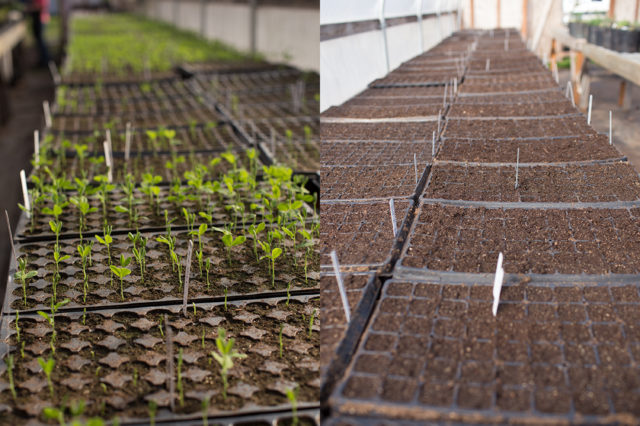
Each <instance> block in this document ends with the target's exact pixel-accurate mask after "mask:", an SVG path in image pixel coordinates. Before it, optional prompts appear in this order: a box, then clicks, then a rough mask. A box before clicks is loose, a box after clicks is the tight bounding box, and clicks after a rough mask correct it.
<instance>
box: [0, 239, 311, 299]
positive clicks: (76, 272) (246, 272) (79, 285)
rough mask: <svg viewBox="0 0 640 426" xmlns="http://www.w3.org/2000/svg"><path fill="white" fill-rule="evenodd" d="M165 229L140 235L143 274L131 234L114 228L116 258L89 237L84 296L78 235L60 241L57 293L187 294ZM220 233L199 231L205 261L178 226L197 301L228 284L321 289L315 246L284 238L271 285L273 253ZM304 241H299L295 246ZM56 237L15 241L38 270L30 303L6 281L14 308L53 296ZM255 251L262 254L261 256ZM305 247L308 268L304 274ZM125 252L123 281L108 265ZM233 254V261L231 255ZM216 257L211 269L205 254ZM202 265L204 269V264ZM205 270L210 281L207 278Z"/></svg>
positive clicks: (244, 291)
mask: <svg viewBox="0 0 640 426" xmlns="http://www.w3.org/2000/svg"><path fill="white" fill-rule="evenodd" d="M161 235H164V233H155V234H153V233H149V234H142V236H143V237H145V238H148V243H147V255H146V257H145V262H146V267H145V271H144V274H141V268H140V265H139V263H137V262H136V259H135V257H134V255H133V252H132V250H133V245H132V243H131V242H130V241H129V239H128V238H127V236H126V235H114V236H113V243H112V244H111V247H110V253H111V263H110V261H109V256H108V253H109V252H108V251H107V248H106V247H105V246H104V245H101V244H98V242H97V241H95V239H94V238H91V239H87V240H85V241H84V243H85V244H88V243H90V242H92V241H95V243H94V244H93V246H92V250H91V257H92V264H91V265H89V264H88V265H87V266H86V272H87V283H88V285H87V289H86V293H87V295H86V298H85V296H84V280H83V277H84V275H83V271H82V260H81V258H80V257H79V255H78V252H77V250H76V248H77V246H78V244H81V241H80V240H63V241H60V252H61V253H62V254H67V255H69V256H70V258H69V259H67V260H64V261H62V262H61V263H60V265H59V270H60V276H61V279H60V282H59V284H58V285H57V298H58V300H61V299H64V298H68V299H70V301H71V302H70V304H69V305H67V306H76V307H77V306H82V305H100V306H106V305H109V304H111V303H124V302H127V303H131V302H148V301H155V300H162V301H163V303H167V302H169V301H175V300H182V299H183V294H184V293H183V285H182V283H181V282H180V281H179V278H178V271H177V269H174V268H173V267H172V262H171V257H170V253H169V249H168V247H167V246H166V244H163V243H160V242H158V241H156V238H157V237H159V236H161ZM221 235H222V234H221V233H214V231H212V230H210V231H209V232H207V233H206V234H205V235H204V236H203V237H202V240H201V241H202V253H203V255H202V265H200V262H199V261H198V259H197V256H196V253H195V252H197V251H198V250H199V245H198V244H199V243H198V239H197V237H194V236H189V235H188V234H187V233H174V235H173V236H174V237H176V243H175V244H176V254H177V255H178V256H179V260H180V263H181V273H182V274H181V278H182V280H183V281H184V275H185V269H186V257H187V247H188V241H189V240H190V239H191V240H193V241H194V254H193V256H192V259H191V274H190V281H189V283H190V284H189V293H188V298H189V300H194V299H195V300H197V299H198V298H203V297H214V296H218V297H220V296H224V294H225V289H226V290H227V294H228V295H229V296H235V295H245V296H246V295H249V294H257V293H261V294H268V293H271V292H277V291H280V292H282V291H286V290H287V288H290V289H291V290H299V289H301V288H305V289H308V288H317V286H318V272H317V271H318V269H319V264H318V255H317V253H316V252H314V251H313V250H311V251H309V252H307V251H306V250H305V249H304V248H301V247H299V246H298V247H296V248H294V247H293V243H287V244H286V245H285V248H286V250H285V251H284V253H283V254H282V255H281V256H280V257H279V258H278V259H277V260H276V262H275V266H276V272H275V280H274V284H271V269H270V265H269V260H268V259H263V260H258V259H257V258H259V256H261V255H262V254H264V253H263V251H262V249H261V248H260V246H259V245H257V243H256V245H257V248H256V250H255V251H254V239H253V237H252V236H251V235H250V234H249V233H247V241H246V242H245V243H244V244H242V245H240V246H238V247H235V248H233V249H231V251H230V252H227V250H226V248H225V246H224V244H223V243H222V241H221V239H220V237H221ZM258 238H259V239H260V240H264V241H266V240H267V236H266V234H265V233H261V234H258ZM301 243H302V241H298V245H299V244H301ZM54 245H55V242H50V243H48V244H47V243H38V244H26V245H23V246H20V247H18V248H17V252H18V253H17V254H18V256H21V255H23V254H24V255H26V256H27V259H28V262H29V265H30V268H29V269H30V270H36V271H37V272H38V276H37V278H35V279H32V280H30V282H29V283H27V303H26V304H25V303H24V301H23V289H22V287H21V283H20V282H19V281H18V282H16V281H15V280H14V281H13V282H12V283H11V284H13V288H11V287H9V289H8V291H10V295H11V296H10V297H12V298H13V301H12V302H11V303H10V306H11V308H13V309H19V310H25V309H35V308H37V309H46V307H47V306H50V305H51V303H50V301H51V298H52V295H53V284H52V283H53V278H54V274H55V261H54V258H53V254H52V253H53V251H54ZM256 253H257V256H256ZM305 254H306V264H307V269H306V271H307V273H306V274H305ZM120 255H124V256H125V257H129V258H131V263H130V264H129V266H128V268H129V269H130V270H131V271H132V272H131V275H129V276H127V277H125V279H124V280H123V284H122V293H121V288H120V280H119V279H118V277H117V276H115V275H113V274H112V273H111V271H110V269H109V265H110V264H113V265H118V264H119V261H118V259H119V258H120ZM229 257H231V262H229V259H228V258H229ZM207 259H209V260H210V262H211V266H210V270H209V272H208V274H207V271H206V263H205V262H206V260H207ZM201 266H202V269H200V267H201ZM142 275H144V277H143V276H142ZM207 275H208V280H209V281H208V282H207Z"/></svg>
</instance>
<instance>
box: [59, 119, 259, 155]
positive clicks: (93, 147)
mask: <svg viewBox="0 0 640 426" xmlns="http://www.w3.org/2000/svg"><path fill="white" fill-rule="evenodd" d="M165 128H166V129H167V130H174V131H175V132H176V134H175V139H176V140H178V141H179V142H180V144H179V145H177V146H176V147H172V146H171V145H170V144H169V142H168V141H167V140H166V138H164V137H161V136H160V137H158V139H157V141H156V142H155V145H154V142H153V141H152V140H151V139H150V138H149V136H148V135H147V133H146V131H147V130H151V131H154V132H157V130H158V129H137V130H136V131H132V132H131V153H132V156H133V155H135V154H137V153H138V152H140V153H143V154H146V153H156V154H158V153H162V152H169V151H176V152H180V153H189V152H191V151H196V152H205V151H224V150H226V149H238V148H240V147H246V146H247V145H246V143H245V142H243V141H242V140H241V138H240V137H239V135H238V134H237V132H236V131H235V129H234V128H233V126H231V125H230V124H228V123H221V124H219V125H218V124H216V123H210V124H209V123H197V122H193V123H192V125H189V126H188V127H174V128H167V127H165ZM52 135H53V140H52V142H51V148H52V149H53V150H60V147H61V146H62V141H69V142H71V144H72V145H71V146H73V145H75V144H79V143H80V144H85V145H87V151H88V152H90V153H93V154H97V155H104V148H103V146H102V143H103V142H104V140H105V138H106V135H105V133H104V132H100V134H99V136H96V135H95V134H86V133H85V134H83V133H75V132H74V133H70V134H65V133H58V132H54V133H52ZM125 137H126V133H125V132H124V131H122V132H111V143H112V145H113V154H114V157H115V156H118V155H124V150H125ZM65 155H66V156H67V157H70V156H74V155H75V151H67V152H66V153H65Z"/></svg>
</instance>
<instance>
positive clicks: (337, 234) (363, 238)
mask: <svg viewBox="0 0 640 426" xmlns="http://www.w3.org/2000/svg"><path fill="white" fill-rule="evenodd" d="M412 206H413V201H412V200H410V199H400V198H399V199H394V208H395V213H396V224H397V229H398V232H399V234H400V236H402V235H403V233H404V232H405V227H406V226H407V225H408V223H409V213H410V212H411V207H412ZM320 220H321V223H322V226H321V228H320V243H319V247H320V248H319V250H320V265H321V268H322V270H325V271H332V270H333V266H332V262H331V259H330V253H331V251H332V250H335V251H336V253H337V256H338V261H339V262H340V267H341V268H343V270H345V271H365V272H366V271H371V270H379V269H382V268H383V267H384V266H385V265H388V264H390V262H391V260H392V259H393V258H394V256H395V255H396V254H397V253H396V250H397V248H396V238H395V236H394V235H393V223H392V219H391V212H390V207H389V200H388V199H385V200H376V201H371V200H370V201H348V202H328V201H322V211H321V214H320Z"/></svg>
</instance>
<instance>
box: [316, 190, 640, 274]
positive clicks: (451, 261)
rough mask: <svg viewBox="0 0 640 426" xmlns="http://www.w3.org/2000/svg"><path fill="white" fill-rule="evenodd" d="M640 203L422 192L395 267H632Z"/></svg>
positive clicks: (604, 270)
mask: <svg viewBox="0 0 640 426" xmlns="http://www.w3.org/2000/svg"><path fill="white" fill-rule="evenodd" d="M639 205H640V204H638V203H628V204H622V203H591V204H588V203H582V204H580V203H482V202H481V203H474V202H471V201H462V202H445V201H442V202H437V201H432V200H423V201H422V202H421V205H420V207H419V208H418V211H417V213H416V219H415V220H414V222H413V224H412V227H411V231H410V235H409V240H408V242H407V243H406V244H405V247H404V250H403V252H402V257H401V259H400V261H399V262H398V265H396V271H398V272H399V271H403V273H404V272H406V273H414V274H420V273H423V272H424V273H429V271H449V272H465V273H467V272H470V273H494V272H495V269H496V262H497V259H498V253H500V252H502V253H503V254H504V269H505V271H506V272H509V273H522V274H528V273H534V274H536V273H537V274H596V275H598V274H637V273H639V271H640V263H639V261H638V259H637V256H635V253H636V252H637V250H639V249H640V243H638V241H637V237H636V236H637V234H638V232H640V228H639V225H638V224H639V223H640V222H639V220H638V218H639V217H640V209H639V208H638V207H639ZM323 263H324V262H323Z"/></svg>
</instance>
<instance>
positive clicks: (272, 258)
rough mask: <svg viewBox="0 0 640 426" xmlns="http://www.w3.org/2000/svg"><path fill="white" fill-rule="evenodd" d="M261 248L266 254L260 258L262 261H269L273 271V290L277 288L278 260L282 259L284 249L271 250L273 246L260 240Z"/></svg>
mask: <svg viewBox="0 0 640 426" xmlns="http://www.w3.org/2000/svg"><path fill="white" fill-rule="evenodd" d="M258 243H259V244H260V247H262V250H263V251H264V252H265V254H264V256H261V257H260V260H262V259H269V262H270V270H271V286H272V287H273V288H275V287H276V259H277V258H278V257H280V255H281V254H282V249H281V248H280V247H275V248H273V249H272V248H271V244H269V243H267V242H263V241H260V240H258Z"/></svg>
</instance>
